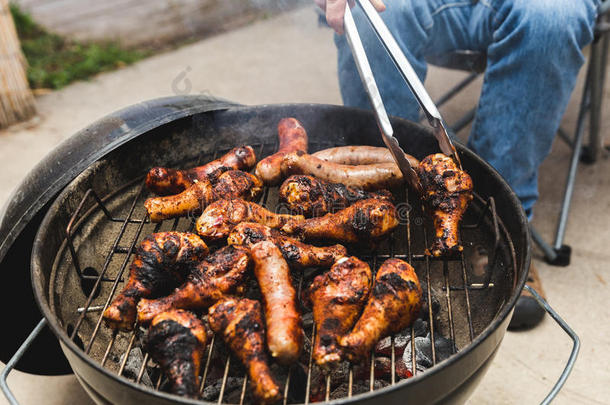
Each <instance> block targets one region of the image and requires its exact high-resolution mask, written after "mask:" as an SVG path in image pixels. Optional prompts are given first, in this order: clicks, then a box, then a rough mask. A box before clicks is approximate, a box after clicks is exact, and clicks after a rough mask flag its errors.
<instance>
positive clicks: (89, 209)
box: [32, 104, 530, 404]
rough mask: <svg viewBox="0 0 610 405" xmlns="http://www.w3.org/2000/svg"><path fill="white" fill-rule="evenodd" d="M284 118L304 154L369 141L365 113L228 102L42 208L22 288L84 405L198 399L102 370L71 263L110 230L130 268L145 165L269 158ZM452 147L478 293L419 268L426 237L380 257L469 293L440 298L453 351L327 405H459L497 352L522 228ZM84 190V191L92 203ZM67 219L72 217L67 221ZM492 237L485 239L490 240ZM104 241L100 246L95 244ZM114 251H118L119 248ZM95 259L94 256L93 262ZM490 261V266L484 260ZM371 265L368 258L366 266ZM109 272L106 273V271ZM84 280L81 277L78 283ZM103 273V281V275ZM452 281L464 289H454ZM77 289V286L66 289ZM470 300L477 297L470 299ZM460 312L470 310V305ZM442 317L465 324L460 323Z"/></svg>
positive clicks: (494, 189)
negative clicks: (297, 128)
mask: <svg viewBox="0 0 610 405" xmlns="http://www.w3.org/2000/svg"><path fill="white" fill-rule="evenodd" d="M287 116H293V117H296V118H297V119H299V120H300V121H301V122H302V123H303V124H304V126H305V128H306V129H307V131H308V135H309V138H310V150H311V151H312V152H313V151H315V150H317V149H323V148H326V147H331V146H336V145H358V144H366V145H375V146H381V138H380V137H379V132H378V129H377V127H376V124H375V120H374V117H373V115H372V114H371V113H370V112H367V111H363V110H357V109H350V108H345V107H338V106H325V105H303V104H301V105H272V106H259V107H231V108H229V109H227V110H224V111H215V112H207V113H199V114H195V115H192V116H190V117H187V118H181V119H177V120H174V121H170V122H168V123H165V124H163V125H160V126H159V127H157V128H154V129H151V130H150V131H148V132H146V133H144V134H142V135H141V136H139V137H137V138H136V139H133V140H131V141H130V142H128V143H126V144H125V145H123V146H121V147H119V148H118V149H116V150H114V151H113V152H111V153H110V154H109V155H107V156H106V157H105V158H104V159H102V160H100V161H98V162H96V163H94V164H93V165H91V166H90V167H89V168H88V169H86V170H85V171H84V172H83V173H82V174H81V175H80V176H78V177H77V178H76V179H75V180H74V181H73V182H72V183H71V184H70V185H69V186H68V187H67V188H66V189H65V190H64V191H63V192H62V193H61V194H60V195H59V197H58V198H57V200H56V201H55V202H54V203H53V205H52V206H51V208H50V209H49V212H48V213H47V215H46V216H45V218H44V220H43V223H42V225H41V227H40V230H39V232H38V234H37V236H36V240H35V244H34V250H33V254H32V282H33V286H34V292H35V296H36V299H37V302H38V304H39V306H40V308H41V310H42V312H43V314H44V315H45V317H46V318H47V320H48V321H49V324H50V326H51V328H52V330H53V332H54V333H55V334H56V336H57V337H58V339H59V341H60V344H61V347H62V349H63V351H64V353H65V355H66V357H67V358H68V361H69V363H70V365H71V367H72V369H73V371H74V373H75V374H76V376H77V377H78V379H79V380H80V382H81V383H82V385H83V387H84V388H85V389H86V390H87V391H88V392H89V393H90V395H91V396H92V397H93V398H94V399H95V400H96V402H98V403H134V402H136V401H145V402H146V403H175V402H176V401H181V402H183V403H200V402H199V401H192V400H189V399H185V398H178V397H176V396H173V395H170V394H167V393H165V392H162V391H159V390H156V389H155V388H154V387H152V388H151V387H147V386H145V385H143V384H141V383H137V382H135V381H133V379H129V378H125V377H124V376H117V372H116V370H114V369H113V368H112V365H110V366H109V365H108V364H111V363H112V360H106V361H107V363H108V364H105V365H101V364H100V363H101V362H100V358H102V357H104V358H107V357H108V356H107V355H106V354H105V353H104V348H107V347H108V343H107V340H108V339H109V337H108V333H109V332H108V331H104V330H102V329H103V326H102V329H98V330H97V331H96V327H95V324H94V323H95V322H93V323H92V322H90V321H88V319H89V314H87V316H84V320H83V319H81V320H80V321H79V317H80V316H79V314H78V312H77V311H76V309H77V308H78V307H82V306H83V304H84V303H85V301H86V300H87V294H85V293H84V292H83V291H90V290H87V288H86V286H85V287H83V286H82V284H81V286H78V285H75V281H74V280H78V278H75V277H76V276H75V269H74V267H75V266H78V267H79V269H80V271H81V272H83V271H85V270H86V268H87V267H92V268H97V269H98V270H99V269H100V268H102V267H103V266H104V263H103V258H104V255H105V254H106V253H107V252H104V250H105V249H107V248H108V246H110V245H112V240H111V239H112V237H113V236H112V235H115V236H116V234H117V233H118V232H119V231H120V232H121V235H123V234H125V239H124V240H123V239H122V238H123V237H122V236H119V238H118V239H119V242H118V243H117V244H116V245H117V246H115V247H114V248H113V249H114V253H116V252H118V253H119V254H120V256H119V255H117V257H118V258H117V257H114V258H111V259H109V260H110V261H113V260H116V261H117V262H123V263H127V264H128V262H130V260H129V244H130V243H128V241H133V243H131V244H132V245H135V242H136V241H137V240H138V238H140V239H141V237H143V236H145V235H146V234H147V233H150V232H149V231H150V230H151V229H152V228H151V227H152V226H153V225H152V224H146V223H145V222H144V218H145V217H144V216H143V215H142V212H143V211H142V207H141V202H142V201H143V200H142V199H141V198H143V197H144V196H143V195H142V194H141V193H142V187H141V183H142V182H141V178H142V176H143V175H144V174H145V173H146V172H147V171H148V169H149V168H150V167H153V166H160V165H161V166H173V167H186V166H189V165H195V164H197V163H198V160H202V161H206V160H210V159H211V158H213V157H214V155H217V154H218V153H219V151H223V150H228V149H230V148H232V147H233V146H237V145H241V144H250V145H252V146H254V147H255V150H256V151H257V157H258V158H262V157H264V155H267V154H270V153H273V152H274V148H275V143H276V140H277V130H276V126H277V122H278V121H279V120H280V119H281V118H283V117H287ZM393 125H394V128H395V130H396V136H397V138H398V139H399V141H400V144H401V145H402V146H403V148H404V149H405V150H406V151H408V152H409V153H411V154H413V155H415V156H416V157H418V158H423V157H424V156H426V155H428V154H431V153H435V152H437V150H438V145H437V144H436V141H435V140H434V138H433V136H432V135H431V133H430V132H429V131H428V130H427V129H426V128H424V127H421V126H419V125H416V124H413V123H411V122H408V121H405V120H401V119H396V120H394V122H393ZM257 145H258V149H257ZM457 147H458V150H459V152H460V156H461V159H462V163H463V165H464V169H465V170H466V171H467V172H468V173H469V174H470V175H471V176H472V178H473V181H474V184H475V191H476V193H477V195H478V198H477V201H476V204H473V205H474V207H475V208H473V209H472V210H469V214H468V215H467V221H466V220H465V222H469V223H477V224H478V226H479V228H477V229H473V230H471V231H470V230H464V231H463V232H464V235H465V236H467V235H474V236H473V238H475V239H476V234H477V233H482V234H483V235H484V236H483V240H482V241H481V244H483V245H485V248H486V249H487V251H488V253H489V259H490V261H491V263H490V267H492V266H493V268H492V269H491V270H490V272H489V274H487V275H486V276H485V277H483V279H482V280H479V281H480V283H478V284H482V285H483V287H482V288H481V290H484V292H480V291H477V288H474V285H475V283H474V281H473V280H467V279H468V277H466V278H465V280H467V281H468V283H467V284H468V285H469V287H468V288H467V289H466V290H467V291H464V288H462V291H460V290H459V288H454V284H455V283H454V282H453V280H452V276H448V275H447V273H448V272H449V271H451V272H453V273H457V272H458V270H459V269H460V265H459V264H456V263H453V264H447V265H445V264H444V263H442V262H440V261H439V262H434V263H430V262H429V261H428V260H427V259H425V258H423V257H420V256H421V255H418V254H417V253H419V252H421V251H422V249H423V247H425V245H426V241H423V240H422V239H421V237H419V236H416V235H412V236H411V237H410V240H412V242H409V243H408V244H405V243H404V242H401V240H402V238H404V237H405V236H404V235H398V236H396V237H395V239H396V240H397V242H396V241H395V242H396V243H397V245H396V246H395V247H394V248H389V249H390V250H387V249H388V248H387V247H386V251H385V254H386V256H387V255H397V256H400V255H401V254H402V255H403V256H404V257H405V259H412V260H413V261H414V266H415V267H416V270H418V274H420V277H421V273H422V272H424V273H425V274H426V277H427V278H429V279H432V277H433V273H434V274H437V275H438V277H439V280H441V281H442V280H443V275H444V280H445V282H446V284H445V287H447V288H445V289H444V290H443V288H442V286H441V290H442V291H443V293H442V294H443V297H444V296H447V297H449V296H451V295H453V296H454V297H462V296H465V297H468V296H469V298H466V301H465V302H464V300H463V298H462V299H460V298H455V299H456V300H457V301H455V302H453V306H454V308H453V309H452V308H451V305H452V301H451V299H449V298H448V299H447V307H448V308H447V309H448V311H446V312H447V316H444V323H445V324H447V325H449V326H448V327H447V331H446V333H447V335H449V334H452V335H455V336H454V337H455V340H456V343H457V344H458V348H459V351H458V352H457V353H455V354H453V355H452V356H450V357H449V358H448V359H447V360H444V361H442V362H439V363H438V364H436V365H435V366H434V367H432V368H431V369H429V370H427V371H425V372H423V373H419V374H416V375H415V376H414V377H412V378H409V379H407V380H403V381H400V382H398V383H397V384H395V385H391V386H388V387H385V388H381V389H376V390H374V391H371V392H367V393H362V394H358V395H354V396H353V397H351V398H350V397H344V398H337V399H334V400H333V402H334V403H347V402H350V403H351V402H353V401H358V402H362V403H373V402H375V403H378V401H386V402H388V403H392V404H394V403H396V404H398V403H404V402H405V401H406V400H408V401H413V402H414V403H415V402H417V403H436V402H463V401H464V400H465V399H466V398H467V397H468V395H469V394H470V393H471V391H472V390H473V389H474V387H476V385H477V383H478V382H479V380H480V379H481V378H482V376H483V375H484V372H485V370H486V369H487V367H488V366H489V364H490V363H491V360H492V359H493V356H494V355H495V353H496V351H497V348H498V346H499V344H500V342H501V340H502V338H503V336H504V333H505V331H506V327H507V325H508V322H509V320H510V314H511V312H512V309H513V307H514V305H515V303H516V300H517V298H518V296H519V292H520V291H521V289H522V287H523V285H524V283H525V278H526V276H527V270H528V266H529V260H530V252H529V246H530V245H529V235H528V232H527V222H526V218H525V216H524V214H523V211H522V209H521V207H520V204H519V202H518V200H517V198H516V196H515V195H514V193H512V191H511V190H510V188H509V187H508V185H507V184H506V183H505V182H504V181H503V180H502V178H501V177H500V176H499V175H498V174H497V173H496V172H495V171H494V170H493V169H492V168H491V167H490V166H489V165H487V164H486V163H485V162H483V161H482V160H481V159H480V158H478V157H477V156H475V155H474V154H473V153H472V152H470V151H468V150H467V149H465V148H463V147H461V146H460V145H458V146H457ZM90 190H94V194H95V196H93V195H92V194H91V192H90ZM96 196H97V197H98V198H100V199H101V200H102V201H101V205H100V202H98V201H96ZM264 198H265V199H270V200H272V199H273V196H270V193H266V194H265V197H264ZM490 198H492V200H493V201H494V202H495V213H496V216H495V218H496V221H494V215H492V214H491V212H492V208H493V207H490V206H489V201H490ZM407 202H408V203H409V204H411V206H413V207H414V209H413V210H412V211H411V212H410V215H411V218H410V220H411V221H414V220H415V218H420V217H418V216H417V215H418V214H417V212H418V211H417V209H418V208H417V207H416V205H417V201H416V200H415V199H413V198H411V199H409V198H408V196H405V203H407ZM492 205H493V203H492ZM101 206H104V207H106V208H107V209H108V210H109V211H111V216H112V215H113V214H114V212H121V213H128V218H127V219H123V220H124V221H123V225H122V223H121V219H119V218H114V220H110V221H108V220H102V218H103V217H104V215H105V214H104V212H103V210H102V209H100V207H101ZM470 211H471V212H470ZM77 212H78V213H80V214H79V215H76V216H75V213H77ZM138 221H140V222H138ZM181 221H182V220H181ZM184 221H188V219H186V220H184ZM164 226H165V225H164ZM167 226H170V227H171V226H173V227H177V228H178V229H179V230H184V227H185V226H187V223H186V222H182V223H179V222H178V221H176V222H175V223H174V224H173V225H172V224H169V225H167ZM409 226H411V227H413V225H409V224H407V228H409ZM121 227H124V228H125V229H123V228H121ZM66 228H69V232H68V233H71V232H72V231H74V233H73V235H71V237H70V238H69V239H70V241H69V243H68V238H66ZM110 228H116V231H114V233H113V232H110V231H107V229H110ZM423 228H425V226H423V225H422V229H423ZM121 229H122V230H121ZM409 229H417V228H409ZM161 230H168V229H161ZM138 235H141V236H138ZM493 235H495V237H496V240H493V239H494V236H493ZM479 237H480V236H479ZM91 238H93V239H91ZM108 238H110V239H109V240H107V239H108ZM88 240H98V242H99V246H97V247H96V244H91V243H85V242H86V241H88ZM67 244H68V245H72V247H73V248H74V249H73V250H74V252H70V248H69V247H70V246H67ZM119 245H120V246H119ZM121 249H123V250H124V251H122V252H121ZM473 249H474V248H473ZM467 250H468V249H467ZM470 250H472V249H470ZM58 252H59V253H58ZM126 255H127V256H126ZM96 257H98V258H101V259H94V258H96ZM126 257H127V259H126ZM379 257H380V258H381V257H382V256H379ZM383 257H385V256H383ZM492 257H494V258H495V259H494V260H491V258H492ZM75 258H76V259H75ZM371 259H374V258H371ZM96 260H98V261H96ZM99 260H101V262H99ZM75 262H78V263H75ZM462 263H463V262H462ZM379 264H380V263H377V266H379ZM109 267H112V264H111V265H109ZM117 267H121V266H120V265H117ZM124 267H125V266H124V265H123V268H124ZM70 269H71V270H70ZM455 269H458V270H455ZM464 272H465V270H464ZM85 273H86V272H85ZM122 274H123V275H122V277H123V278H126V277H127V274H128V273H127V271H124V273H122ZM464 274H465V273H464ZM115 276H117V275H116V274H115ZM118 277H120V275H118ZM434 277H436V276H434ZM94 278H95V277H94V276H90V279H94ZM108 278H111V277H110V275H109V276H108ZM450 279H451V280H450ZM458 281H459V277H458ZM490 282H491V284H490ZM110 284H111V283H108V284H104V283H101V285H102V287H101V288H100V291H99V293H98V296H100V297H103V298H105V297H106V296H108V295H109V294H112V291H110V292H109V291H108V289H109V288H110V287H109V285H110ZM441 284H442V283H441ZM458 284H459V283H457V284H456V285H458ZM464 285H466V284H463V285H462V287H463V286H464ZM470 286H473V287H472V288H471V287H470ZM79 288H81V289H82V291H78V290H79ZM75 290H76V291H75ZM477 294H480V296H481V297H483V298H479V296H478V295H477ZM94 295H95V293H94ZM96 302H99V300H97V301H96V298H94V299H93V300H92V302H90V303H89V306H90V307H91V306H92V304H94V303H96ZM464 305H466V306H467V307H468V308H467V311H466V312H467V313H466V312H464V310H463V307H464ZM471 307H472V309H473V311H471V310H470V308H471ZM460 308H462V309H460ZM473 314H474V315H473ZM98 315H99V314H95V315H93V316H92V319H93V320H94V321H95V319H97V318H98ZM80 318H83V317H80ZM453 318H468V322H465V321H464V320H463V319H462V320H461V321H460V320H459V319H453ZM79 322H80V324H79ZM460 322H461V323H460ZM81 325H82V326H81ZM456 325H457V326H456ZM460 325H461V326H460ZM75 327H76V328H77V329H79V330H77V332H76V333H75V334H74V335H75V336H76V337H77V338H76V339H73V338H72V337H71V335H72V334H73V333H74V328H75ZM71 328H72V329H71ZM81 333H82V338H81ZM92 334H93V335H95V334H99V337H98V338H97V342H93V343H91V344H90V343H89V342H88V341H87V339H88V337H89V336H91V335H92ZM96 336H98V335H96ZM121 345H127V347H128V348H130V347H132V346H129V342H123V343H121V342H118V343H116V346H117V347H121ZM89 346H90V347H89ZM116 363H117V364H120V363H121V359H117V360H116ZM122 368H123V367H121V369H122ZM297 383H299V382H298V381H297V382H296V383H295V382H294V381H293V384H297Z"/></svg>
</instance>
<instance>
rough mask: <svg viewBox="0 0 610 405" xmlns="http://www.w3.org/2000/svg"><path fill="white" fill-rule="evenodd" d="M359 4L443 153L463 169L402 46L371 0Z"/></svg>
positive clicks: (436, 111) (434, 107)
mask: <svg viewBox="0 0 610 405" xmlns="http://www.w3.org/2000/svg"><path fill="white" fill-rule="evenodd" d="M358 4H360V7H362V10H363V11H364V15H365V16H366V18H367V19H368V20H369V22H370V23H371V26H372V27H373V30H374V31H375V33H376V34H377V36H378V37H379V39H380V41H381V43H382V44H383V46H384V47H385V49H386V51H387V52H388V54H389V55H390V58H391V59H392V61H393V62H394V64H395V65H396V68H397V69H398V71H399V72H400V74H401V75H402V77H403V79H404V80H405V82H406V83H407V85H408V86H409V89H411V92H412V93H413V95H414V96H415V99H416V100H417V102H418V103H419V105H420V106H421V108H422V109H423V111H424V114H425V115H426V118H427V119H428V122H429V123H430V125H431V126H432V127H433V128H434V136H435V138H436V139H437V141H438V144H439V147H440V149H441V151H442V152H443V153H444V154H446V155H448V156H451V157H453V159H454V160H455V161H456V163H457V164H458V166H459V167H460V168H461V167H462V163H461V162H460V158H459V156H458V154H457V151H456V149H455V146H453V143H452V142H451V139H450V138H449V135H448V133H447V129H446V127H445V123H444V121H443V119H442V117H441V114H440V112H439V111H438V109H437V108H436V105H434V102H433V101H432V98H430V95H429V94H428V92H427V91H426V89H425V87H424V85H423V84H422V82H421V81H420V80H419V77H418V76H417V74H416V73H415V70H413V67H412V66H411V63H409V61H408V60H407V57H406V56H405V54H404V53H403V52H402V50H401V49H400V46H399V45H398V43H397V42H396V40H395V39H394V36H393V35H392V33H391V32H390V30H389V29H388V27H387V26H386V25H385V23H384V22H383V20H382V19H381V17H380V16H379V13H378V12H377V10H375V8H374V7H373V5H372V4H371V3H370V2H369V0H358Z"/></svg>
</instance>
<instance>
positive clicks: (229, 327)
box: [208, 297, 282, 404]
mask: <svg viewBox="0 0 610 405" xmlns="http://www.w3.org/2000/svg"><path fill="white" fill-rule="evenodd" d="M208 320H209V322H210V327H211V328H212V330H213V331H214V333H218V334H220V335H221V336H222V338H223V340H224V342H225V344H226V345H227V346H229V348H230V349H231V351H232V352H233V353H234V354H235V355H236V356H237V357H239V359H240V360H241V362H242V363H243V365H244V366H245V367H246V369H247V370H248V379H249V380H250V387H251V388H252V393H253V396H254V398H255V400H256V401H257V402H258V403H259V404H273V403H275V402H277V401H279V400H280V399H281V396H282V394H281V393H280V388H279V387H278V385H277V383H276V382H275V379H274V378H273V375H272V374H271V369H270V368H269V358H268V356H267V350H266V348H265V322H264V321H263V314H262V311H261V304H260V303H259V302H258V301H254V300H250V299H247V298H243V299H238V298H233V297H227V298H225V299H223V300H221V301H219V302H217V303H216V304H214V306H212V307H211V308H210V311H209V317H208Z"/></svg>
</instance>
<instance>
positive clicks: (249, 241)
mask: <svg viewBox="0 0 610 405" xmlns="http://www.w3.org/2000/svg"><path fill="white" fill-rule="evenodd" d="M263 240H270V241H272V242H273V243H275V245H276V246H277V247H278V248H279V249H280V252H282V255H283V256H284V259H285V260H286V262H287V263H288V265H289V266H290V267H291V268H294V269H304V268H307V267H323V268H324V267H325V268H329V267H330V266H332V265H333V263H335V262H336V261H337V259H339V258H341V257H343V256H345V255H346V254H347V249H345V247H344V246H342V245H332V246H324V247H317V246H312V245H308V244H306V243H303V242H301V241H299V240H297V239H295V238H291V237H289V236H285V235H282V234H280V233H279V232H278V231H277V230H275V229H271V228H269V227H268V226H265V225H261V224H256V223H253V222H243V223H241V224H239V225H237V226H236V227H235V228H234V229H233V232H231V233H230V234H229V237H228V238H227V242H228V243H229V244H230V245H243V246H247V247H252V245H254V244H255V243H258V242H261V241H263Z"/></svg>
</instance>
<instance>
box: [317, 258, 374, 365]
mask: <svg viewBox="0 0 610 405" xmlns="http://www.w3.org/2000/svg"><path fill="white" fill-rule="evenodd" d="M372 279H373V276H372V274H371V269H370V267H369V266H368V264H366V263H365V262H363V261H361V260H359V259H358V258H356V257H353V256H352V257H349V258H348V257H344V258H341V259H339V261H337V263H335V264H334V265H333V267H331V269H330V270H329V271H328V272H326V273H325V274H321V275H319V276H317V277H316V278H315V279H314V281H313V283H312V284H311V286H310V287H309V300H310V301H311V303H312V307H313V319H314V322H315V323H316V328H317V332H316V338H315V341H314V347H313V358H314V360H315V362H316V363H317V364H318V365H319V366H320V367H321V368H322V369H323V370H325V371H329V370H330V369H331V368H332V367H333V366H335V365H336V364H338V363H339V362H340V361H342V351H341V348H340V347H339V345H338V344H337V338H338V337H339V336H342V335H344V334H346V333H347V332H349V331H350V329H351V328H352V326H354V323H355V322H356V320H357V319H358V316H359V315H360V312H361V311H362V308H363V307H364V304H365V303H366V300H367V298H368V295H369V290H370V288H371V281H372Z"/></svg>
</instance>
